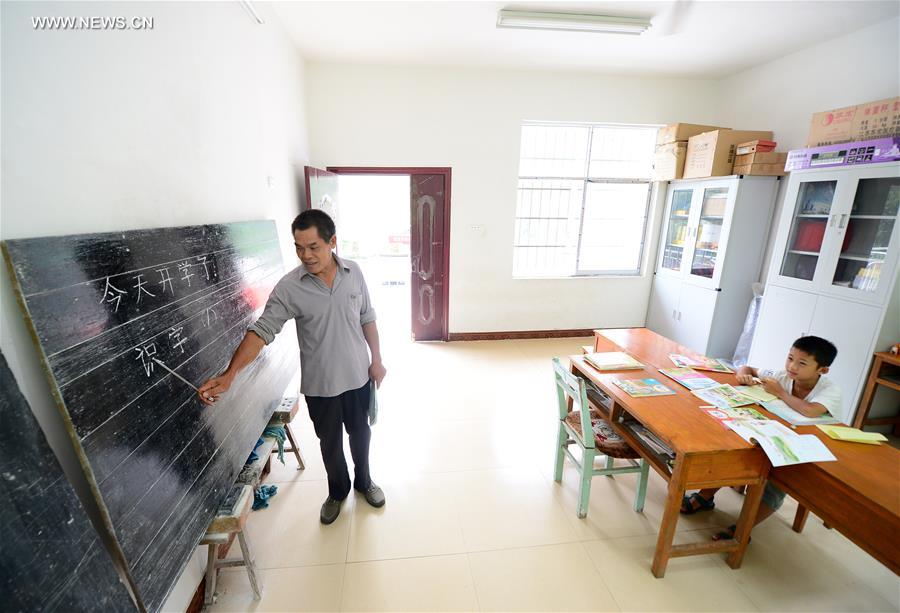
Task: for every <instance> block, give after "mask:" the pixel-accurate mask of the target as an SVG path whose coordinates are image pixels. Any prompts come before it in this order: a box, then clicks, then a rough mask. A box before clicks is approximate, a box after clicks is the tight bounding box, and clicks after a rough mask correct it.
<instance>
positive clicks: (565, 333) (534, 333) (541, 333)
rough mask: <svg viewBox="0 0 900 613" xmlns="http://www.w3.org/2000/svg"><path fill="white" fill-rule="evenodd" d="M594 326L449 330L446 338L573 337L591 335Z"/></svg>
mask: <svg viewBox="0 0 900 613" xmlns="http://www.w3.org/2000/svg"><path fill="white" fill-rule="evenodd" d="M593 335H594V328H583V329H578V330H520V331H512V332H450V333H449V334H448V339H447V340H449V341H450V342H453V341H502V340H510V339H527V338H575V337H580V336H593Z"/></svg>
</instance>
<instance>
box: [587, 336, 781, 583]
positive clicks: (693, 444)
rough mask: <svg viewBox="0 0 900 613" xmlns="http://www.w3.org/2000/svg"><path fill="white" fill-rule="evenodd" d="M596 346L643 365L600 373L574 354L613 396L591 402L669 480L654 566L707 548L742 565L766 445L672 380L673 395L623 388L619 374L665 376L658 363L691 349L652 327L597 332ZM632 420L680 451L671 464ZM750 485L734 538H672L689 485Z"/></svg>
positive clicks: (659, 569)
mask: <svg viewBox="0 0 900 613" xmlns="http://www.w3.org/2000/svg"><path fill="white" fill-rule="evenodd" d="M594 349H595V350H596V351H623V350H625V351H628V352H629V353H630V354H632V355H634V356H635V357H637V358H638V359H639V360H641V361H642V362H643V363H644V364H645V365H646V366H647V368H646V369H645V370H644V371H637V370H631V371H619V372H615V373H601V372H599V371H597V370H595V369H594V368H593V367H592V366H590V365H589V364H588V363H587V362H585V360H584V358H583V357H582V356H572V357H571V358H570V359H571V361H572V370H573V372H574V373H575V374H576V375H580V376H583V377H585V378H587V379H588V380H590V381H592V382H594V383H595V384H596V385H597V386H598V387H599V388H600V389H602V390H603V391H604V392H605V393H606V394H608V396H609V397H610V399H611V402H610V403H609V406H608V407H607V406H602V405H601V404H600V403H599V402H594V401H593V400H592V404H593V405H594V407H595V408H597V409H598V410H599V411H600V412H601V413H603V414H604V416H605V417H606V418H607V419H608V420H609V421H610V423H611V424H612V426H613V428H615V429H616V431H617V432H619V433H620V434H621V435H622V436H623V437H624V438H625V439H626V440H627V441H628V443H629V444H630V445H631V446H632V447H634V449H635V450H636V451H637V452H638V453H640V454H641V456H642V457H643V458H644V460H646V461H647V462H649V464H650V465H651V466H652V467H653V469H654V470H656V472H657V473H659V474H660V475H661V476H662V477H663V478H664V479H666V480H667V481H668V483H669V488H668V489H669V493H668V496H667V498H666V504H665V509H664V512H663V517H662V521H661V523H660V528H659V537H658V538H657V542H656V553H655V555H654V557H653V565H652V571H653V574H654V575H655V576H656V577H662V576H664V575H665V572H666V565H667V564H668V561H669V558H672V557H678V556H687V555H697V554H705V553H727V554H728V558H727V563H728V565H729V566H731V567H732V568H738V567H740V565H741V560H742V559H743V556H744V551H745V549H746V548H747V543H748V542H749V539H750V530H751V529H752V527H753V520H754V519H755V518H756V512H757V510H758V508H759V503H760V500H761V498H762V492H763V487H764V485H765V481H766V475H767V474H768V472H769V469H770V467H771V465H770V463H769V460H768V458H766V456H765V454H764V453H763V451H762V450H761V449H760V448H759V447H757V446H755V445H751V444H750V443H748V442H747V441H745V440H744V439H742V438H741V437H740V436H738V435H737V434H735V433H734V432H732V431H730V430H728V429H726V428H723V427H722V425H721V424H720V423H719V422H718V421H716V420H715V419H713V418H711V417H709V416H708V415H706V414H705V413H704V412H703V411H701V410H700V409H698V408H697V407H698V406H700V405H702V404H703V402H702V401H701V400H700V399H699V398H697V397H696V396H694V395H693V394H691V393H690V392H689V391H688V390H687V389H685V388H684V387H682V386H681V385H678V384H677V383H675V382H674V381H669V382H668V384H667V387H669V388H671V389H672V390H673V391H675V394H674V395H671V396H655V397H651V398H633V397H631V396H629V395H628V394H627V393H625V392H624V391H622V390H621V389H620V388H619V387H617V386H616V385H615V384H614V383H613V381H614V380H616V379H634V378H644V377H652V378H655V379H657V380H661V381H662V380H666V379H667V378H666V377H665V376H664V375H661V374H659V373H658V372H657V370H656V367H667V366H668V367H671V366H672V363H671V361H670V360H669V357H668V354H669V353H683V354H686V355H691V354H692V353H691V352H690V351H689V350H687V349H686V348H684V347H681V346H680V345H678V344H676V343H674V342H673V341H670V340H668V339H666V338H664V337H662V336H660V335H658V334H656V333H654V332H651V331H649V330H646V329H634V330H608V331H599V332H598V333H597V334H596V336H595V343H594ZM632 418H633V419H634V420H636V421H638V422H640V423H641V424H643V425H644V427H646V428H647V429H649V430H650V431H652V432H653V433H654V434H656V435H657V436H658V437H659V438H661V439H662V440H663V441H664V442H665V443H666V444H667V445H668V446H669V447H670V448H671V449H672V450H673V451H674V453H675V460H674V463H672V464H671V466H670V465H669V463H668V462H667V461H666V459H665V457H664V456H660V455H658V454H657V453H655V452H654V451H653V450H652V449H650V448H649V447H647V446H646V445H645V444H644V443H643V442H642V441H641V440H640V439H639V438H638V437H637V436H636V435H635V433H634V432H633V431H632V430H631V429H630V428H629V426H628V423H629V422H628V420H630V419H632ZM730 485H746V486H748V490H747V495H746V498H745V499H744V505H743V507H742V508H741V514H740V518H739V519H738V523H737V530H736V532H735V538H734V539H727V540H721V541H710V542H708V543H694V544H690V545H677V546H676V545H673V544H672V540H673V538H674V536H675V526H676V524H677V523H678V518H679V514H680V509H681V501H682V497H683V496H684V492H685V490H687V489H701V488H706V487H723V486H730Z"/></svg>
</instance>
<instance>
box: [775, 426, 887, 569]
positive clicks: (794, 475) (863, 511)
mask: <svg viewBox="0 0 900 613" xmlns="http://www.w3.org/2000/svg"><path fill="white" fill-rule="evenodd" d="M797 432H798V433H799V434H814V435H816V436H818V437H819V438H820V439H821V440H822V442H824V443H825V445H826V446H827V447H828V448H829V449H830V450H831V453H833V454H834V456H835V457H836V458H837V462H818V463H810V464H797V465H794V466H782V467H780V468H775V469H773V470H772V472H771V474H770V475H769V478H770V479H772V481H773V482H774V483H775V484H776V485H778V487H780V488H781V489H783V490H784V491H785V492H787V493H788V494H789V495H790V496H791V497H792V498H794V499H795V500H797V502H799V503H800V505H802V508H801V509H800V510H799V512H798V514H797V519H796V520H795V521H794V530H796V531H797V532H800V531H801V530H802V529H803V524H804V522H805V520H806V514H807V512H808V511H807V510H809V511H812V512H813V513H815V514H816V515H818V516H819V517H821V518H822V520H823V521H824V522H825V523H826V524H827V525H828V526H830V527H832V528H834V529H835V530H837V531H838V532H840V533H841V534H843V535H844V536H846V537H847V538H848V539H850V540H851V541H853V542H854V543H855V544H856V545H857V546H858V547H860V548H861V549H863V550H865V551H866V552H867V553H869V555H871V556H872V557H874V558H875V559H876V560H878V561H879V562H881V563H882V564H884V565H885V566H887V567H888V568H890V569H891V570H892V571H894V574H897V575H900V451H898V450H896V449H894V448H893V447H891V446H890V445H885V444H882V445H861V444H859V443H848V442H846V441H836V440H834V439H831V438H829V437H828V436H826V435H825V433H823V432H822V431H821V430H819V429H818V428H816V427H814V426H801V427H798V428H797Z"/></svg>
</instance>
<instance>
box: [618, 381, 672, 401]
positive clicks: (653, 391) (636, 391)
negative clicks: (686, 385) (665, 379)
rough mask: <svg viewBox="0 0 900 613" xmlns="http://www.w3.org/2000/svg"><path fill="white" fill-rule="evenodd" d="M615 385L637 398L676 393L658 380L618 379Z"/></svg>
mask: <svg viewBox="0 0 900 613" xmlns="http://www.w3.org/2000/svg"><path fill="white" fill-rule="evenodd" d="M613 383H615V384H616V385H617V386H618V387H620V388H622V390H624V391H625V393H626V394H628V395H629V396H633V397H635V398H645V397H647V396H669V395H671V394H674V393H675V392H673V391H672V390H670V389H669V388H668V387H666V386H665V385H663V384H662V383H660V382H659V381H657V380H656V379H616V380H615V381H613Z"/></svg>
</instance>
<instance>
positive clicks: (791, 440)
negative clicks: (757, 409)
mask: <svg viewBox="0 0 900 613" xmlns="http://www.w3.org/2000/svg"><path fill="white" fill-rule="evenodd" d="M725 424H726V425H727V426H728V427H729V428H730V429H731V430H734V431H735V432H736V433H737V434H738V436H740V437H741V438H743V439H744V440H745V441H747V442H748V443H758V444H759V446H760V447H762V448H763V451H764V452H765V453H766V455H767V456H768V458H769V461H770V462H772V466H790V465H792V464H802V463H804V462H834V461H836V460H837V458H836V457H834V454H833V453H831V451H830V450H829V449H828V447H826V446H825V444H824V443H823V442H822V441H821V440H819V438H818V437H817V436H815V435H813V434H797V433H796V432H794V431H792V430H789V429H788V428H786V427H785V426H784V425H783V424H781V423H779V422H777V421H775V420H773V419H765V420H754V419H733V420H730V421H727V422H725Z"/></svg>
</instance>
